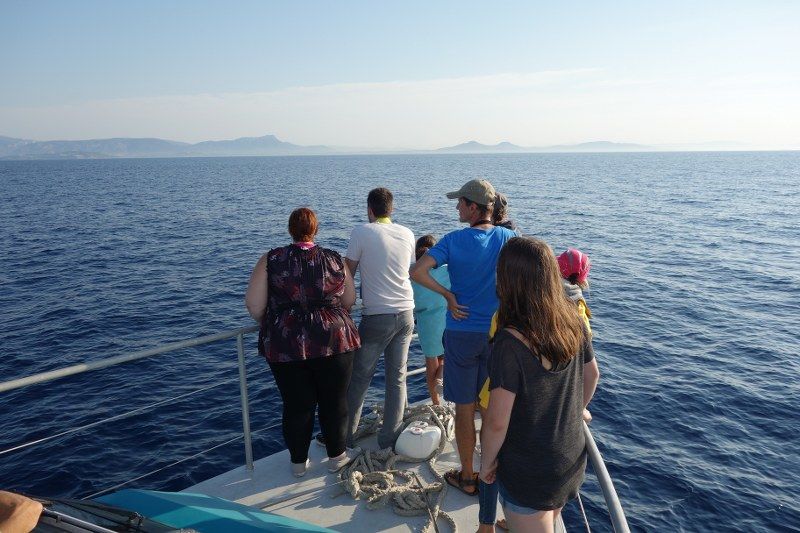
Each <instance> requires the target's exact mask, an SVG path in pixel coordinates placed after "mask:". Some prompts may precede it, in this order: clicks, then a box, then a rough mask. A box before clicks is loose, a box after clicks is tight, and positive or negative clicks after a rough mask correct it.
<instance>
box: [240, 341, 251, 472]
mask: <svg viewBox="0 0 800 533" xmlns="http://www.w3.org/2000/svg"><path fill="white" fill-rule="evenodd" d="M243 337H244V333H241V332H240V333H239V334H238V335H237V336H236V351H237V352H238V354H239V393H240V395H241V397H242V430H243V431H244V460H245V465H246V466H247V471H248V472H252V471H253V440H252V438H251V436H250V401H249V399H248V396H247V369H246V368H245V363H244V338H243Z"/></svg>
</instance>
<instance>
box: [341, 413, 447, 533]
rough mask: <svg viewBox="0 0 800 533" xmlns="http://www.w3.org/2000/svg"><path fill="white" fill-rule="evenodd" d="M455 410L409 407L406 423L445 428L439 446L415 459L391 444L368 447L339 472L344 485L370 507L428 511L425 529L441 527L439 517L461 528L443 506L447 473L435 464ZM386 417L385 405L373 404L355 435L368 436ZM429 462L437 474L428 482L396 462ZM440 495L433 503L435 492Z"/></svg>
mask: <svg viewBox="0 0 800 533" xmlns="http://www.w3.org/2000/svg"><path fill="white" fill-rule="evenodd" d="M453 417H454V412H453V409H452V408H451V407H447V406H442V405H418V406H414V407H409V408H406V410H405V413H404V415H403V424H404V425H408V424H409V423H411V422H416V421H422V422H427V423H429V424H433V425H436V426H438V427H439V429H440V430H441V438H440V439H439V447H438V448H437V449H436V450H434V451H433V452H432V453H431V454H430V455H429V456H428V457H426V458H425V459H414V458H412V457H406V456H404V455H399V454H397V453H394V452H393V451H392V449H391V448H385V449H383V450H379V451H377V452H374V451H370V450H364V451H362V452H361V453H360V454H359V455H357V456H356V457H355V458H354V459H353V460H352V461H351V462H350V464H348V465H347V466H346V467H345V468H344V469H342V470H341V471H340V472H339V479H340V480H342V482H343V483H342V487H343V489H344V490H345V491H346V492H347V493H349V494H350V495H351V496H352V497H353V498H355V499H364V500H366V501H367V509H370V510H374V509H378V508H381V507H384V506H385V505H387V504H390V505H391V506H392V509H393V510H394V512H395V514H398V515H400V516H423V515H428V521H427V523H426V524H425V526H424V527H423V529H422V531H423V532H424V533H429V532H431V531H437V532H438V531H439V528H438V526H437V524H436V521H437V520H443V521H445V522H447V523H448V524H449V525H450V527H451V528H452V531H453V532H454V533H456V532H457V531H458V529H457V527H456V522H455V520H454V519H453V517H452V516H450V515H449V514H447V513H446V512H444V511H442V510H441V506H442V502H444V497H445V494H446V492H447V483H446V482H445V480H444V477H443V476H442V475H441V474H440V473H439V472H437V471H436V468H435V464H436V460H437V459H438V457H439V455H440V454H441V453H442V451H443V450H444V447H445V445H446V444H447V441H448V440H449V439H450V438H451V437H452V435H451V433H452V430H451V429H450V428H452V420H453ZM382 421H383V408H382V406H376V407H374V408H373V413H372V415H371V416H368V417H366V419H365V421H364V424H363V425H359V428H358V430H357V431H356V433H355V439H356V440H358V439H360V438H363V437H366V436H368V435H371V434H372V433H375V432H377V431H378V429H379V428H380V426H381V423H382ZM398 462H401V463H422V462H425V463H426V464H427V465H428V467H429V468H430V471H431V473H432V474H433V476H434V477H435V478H436V481H434V482H433V483H428V484H425V483H423V482H422V481H420V479H419V477H418V476H417V475H416V474H415V473H414V472H412V471H410V470H402V469H395V468H394V465H395V463H398ZM433 495H436V499H435V501H434V502H433V504H431V503H430V501H431V496H433Z"/></svg>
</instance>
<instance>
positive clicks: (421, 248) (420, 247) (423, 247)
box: [414, 235, 436, 261]
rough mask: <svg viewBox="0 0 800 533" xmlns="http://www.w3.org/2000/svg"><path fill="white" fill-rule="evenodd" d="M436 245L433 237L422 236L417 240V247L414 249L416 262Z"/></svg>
mask: <svg viewBox="0 0 800 533" xmlns="http://www.w3.org/2000/svg"><path fill="white" fill-rule="evenodd" d="M435 244H436V237H434V236H433V235H423V236H422V237H420V238H419V239H417V245H416V247H415V248H414V255H415V256H417V261H419V258H420V257H422V256H423V255H425V252H427V251H428V250H430V249H431V248H433V247H434V245H435Z"/></svg>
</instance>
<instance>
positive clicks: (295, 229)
mask: <svg viewBox="0 0 800 533" xmlns="http://www.w3.org/2000/svg"><path fill="white" fill-rule="evenodd" d="M318 226H319V223H318V222H317V215H315V214H314V211H312V210H311V209H309V208H307V207H300V208H298V209H295V210H294V211H292V214H291V215H289V235H291V236H292V239H294V242H304V241H310V240H313V239H314V236H315V235H316V234H317V227H318Z"/></svg>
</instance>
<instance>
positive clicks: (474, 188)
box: [446, 180, 495, 205]
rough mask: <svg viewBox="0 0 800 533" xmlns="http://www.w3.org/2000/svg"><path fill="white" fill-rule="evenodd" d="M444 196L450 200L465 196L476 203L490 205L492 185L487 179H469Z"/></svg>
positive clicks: (492, 201)
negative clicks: (457, 188)
mask: <svg viewBox="0 0 800 533" xmlns="http://www.w3.org/2000/svg"><path fill="white" fill-rule="evenodd" d="M446 196H447V197H448V198H450V199H451V200H453V199H455V198H466V199H467V200H469V201H470V202H475V203H476V204H480V205H490V204H492V203H494V198H495V192H494V187H492V184H491V183H489V182H488V181H487V180H469V181H468V182H466V183H465V184H464V185H462V186H461V188H460V189H459V190H457V191H453V192H449V193H447V195H446Z"/></svg>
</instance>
